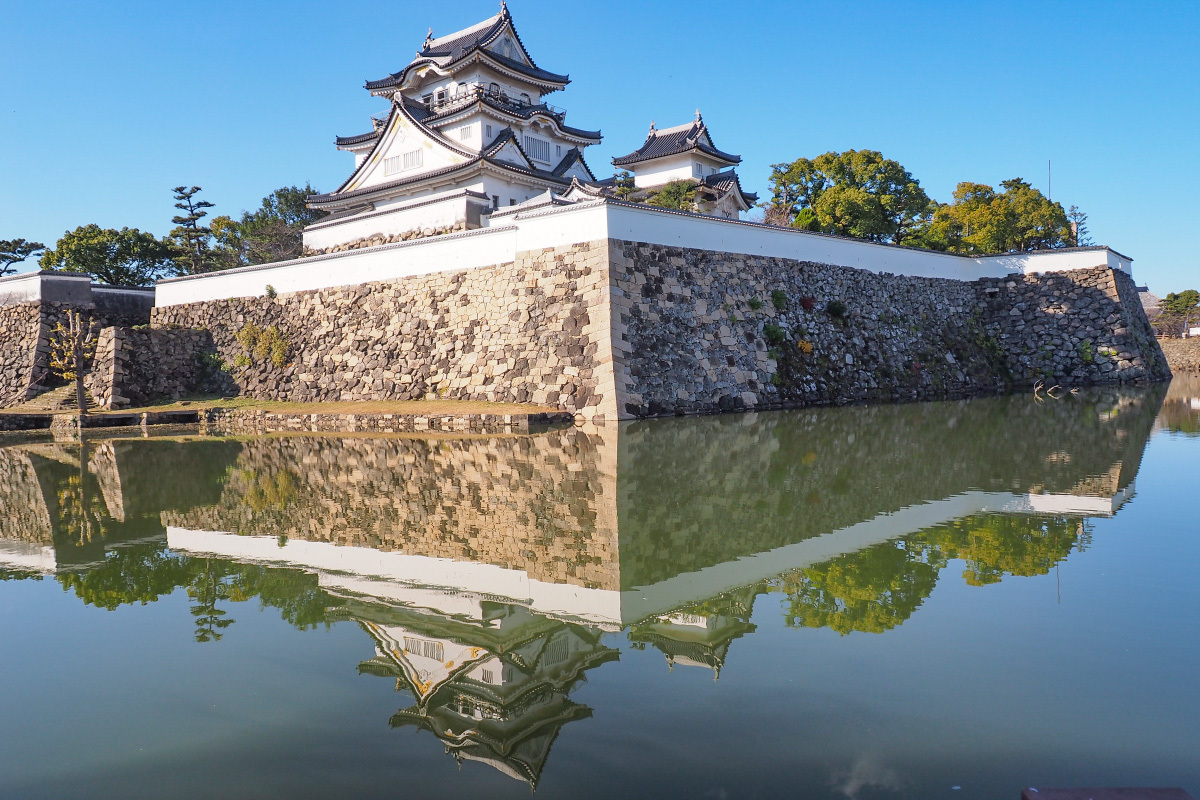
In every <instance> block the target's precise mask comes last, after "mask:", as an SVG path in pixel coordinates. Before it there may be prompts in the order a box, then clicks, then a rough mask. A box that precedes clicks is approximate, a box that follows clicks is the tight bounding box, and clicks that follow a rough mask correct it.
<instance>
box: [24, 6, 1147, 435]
mask: <svg viewBox="0 0 1200 800" xmlns="http://www.w3.org/2000/svg"><path fill="white" fill-rule="evenodd" d="M568 82H569V79H568V77H567V76H566V75H560V74H557V73H552V72H549V71H547V70H545V69H543V68H541V67H539V66H537V64H536V63H535V62H534V60H533V59H532V57H531V56H530V55H529V52H528V51H527V49H526V46H525V44H524V43H523V41H522V40H521V38H520V36H518V34H517V31H516V28H515V26H514V23H513V19H512V16H511V14H510V13H509V12H508V10H507V8H504V7H502V9H501V12H500V13H499V14H498V15H496V16H495V17H492V18H490V19H488V20H484V21H483V22H481V23H479V24H477V25H474V26H472V27H470V28H467V29H465V30H462V31H458V32H455V33H452V34H449V35H445V36H440V37H434V36H433V35H432V32H431V34H430V35H429V36H428V37H427V38H426V40H425V42H424V43H423V44H422V46H421V48H420V50H419V51H418V53H417V55H416V57H415V58H414V59H413V60H412V61H411V62H410V63H409V64H408V65H407V66H405V67H403V68H402V69H401V70H400V71H398V72H396V73H393V74H390V75H388V76H387V77H385V78H382V79H379V80H372V81H369V82H368V83H367V84H366V88H367V89H368V90H369V91H370V92H371V93H372V94H373V95H376V96H379V97H381V98H383V99H385V100H386V101H387V102H388V109H387V111H386V113H384V114H382V115H380V116H377V117H375V118H373V120H372V124H371V130H369V131H367V132H365V133H362V134H358V135H354V136H346V137H339V138H338V139H337V147H338V148H339V149H340V150H344V151H347V152H349V153H350V154H351V155H352V156H353V159H354V165H353V171H352V173H351V175H350V177H349V178H347V180H346V181H345V183H343V184H342V185H341V186H339V187H338V188H337V189H336V190H334V191H332V192H329V193H327V194H321V195H315V196H313V197H310V198H309V202H310V205H312V206H313V207H314V208H320V209H323V210H326V211H329V212H330V216H328V217H326V218H325V219H322V220H321V221H320V222H317V223H315V224H314V225H311V226H309V228H308V229H307V230H306V231H305V235H304V238H305V246H306V253H307V255H306V257H304V258H301V259H296V260H292V261H284V262H278V263H273V264H265V265H258V266H252V267H244V268H240V269H234V270H227V271H224V272H219V273H212V274H207V275H197V276H189V277H184V278H175V279H171V280H166V281H162V282H160V283H159V284H158V286H157V287H156V293H155V307H154V309H153V311H152V313H151V316H150V322H151V327H152V330H151V331H150V332H134V333H121V332H118V331H109V332H106V333H105V335H104V336H102V337H101V342H100V347H99V349H98V352H97V356H96V363H97V365H98V367H97V369H95V370H93V374H92V376H91V377H90V378H89V387H90V389H91V392H92V394H93V396H94V397H96V398H97V399H99V400H100V401H101V403H102V404H103V405H105V406H107V407H123V406H127V405H130V404H132V403H135V402H137V403H140V402H143V401H145V400H147V399H150V398H152V397H158V396H167V397H170V396H179V395H181V394H186V393H188V392H196V391H202V390H203V391H214V390H219V391H222V392H238V393H242V394H246V395H250V396H255V397H261V398H270V399H281V400H297V401H318V400H382V399H415V398H424V397H448V398H459V399H471V400H491V401H513V402H526V403H537V404H541V405H548V406H554V407H557V408H561V409H563V410H566V411H571V412H574V413H576V414H577V415H579V416H582V417H584V418H588V419H596V420H599V419H604V420H612V419H628V418H635V417H644V416H657V415H663V414H694V413H710V412H716V411H730V410H749V409H763V408H778V407H788V406H798V405H811V404H837V403H851V402H892V401H904V400H918V399H935V398H946V397H965V396H974V395H984V394H996V393H1002V392H1006V391H1010V390H1013V389H1021V388H1031V387H1034V386H1037V385H1038V384H1039V383H1041V384H1044V385H1046V386H1052V385H1055V384H1059V385H1062V386H1068V387H1072V386H1080V385H1088V384H1097V383H1126V382H1132V381H1153V380H1163V379H1165V378H1167V377H1169V375H1170V372H1169V370H1168V368H1167V365H1166V361H1165V359H1164V358H1163V356H1162V353H1161V350H1160V349H1159V347H1158V344H1157V342H1156V340H1155V338H1154V336H1153V333H1152V331H1151V329H1150V327H1149V324H1148V322H1147V321H1146V318H1145V315H1144V312H1143V311H1142V308H1141V305H1140V303H1139V302H1138V298H1137V294H1136V292H1135V290H1134V284H1133V280H1132V278H1131V270H1132V262H1131V259H1129V258H1128V257H1127V256H1124V255H1122V254H1120V253H1117V252H1116V251H1114V250H1111V249H1109V248H1107V247H1085V248H1067V249H1061V250H1050V251H1039V252H1032V253H1013V254H1002V255H995V256H983V257H971V256H961V255H956V254H951V253H942V252H933V251H925V250H916V249H912V248H906V247H897V246H891V245H882V244H877V243H872V242H867V241H862V240H854V239H845V238H841V237H836V236H829V235H824V234H818V233H810V232H807V231H799V230H793V229H790V228H778V227H771V226H766V225H762V224H757V223H752V222H748V221H744V220H741V219H740V215H741V213H742V212H745V211H747V210H748V209H750V208H751V207H752V205H753V203H754V202H755V200H756V199H757V198H756V197H755V195H754V194H752V193H749V192H746V191H744V190H743V189H742V186H741V182H740V179H739V177H738V175H737V173H736V171H735V168H736V166H737V165H738V164H739V163H740V157H739V156H738V155H736V154H733V153H730V152H726V151H724V150H721V149H719V148H718V147H717V146H716V144H715V143H714V140H713V137H712V135H711V133H710V131H709V129H708V126H707V124H706V123H705V122H704V119H703V117H702V116H701V115H700V113H699V111H697V112H696V115H695V118H694V119H693V120H692V121H691V122H688V123H686V124H683V125H678V126H675V127H669V128H663V129H658V128H656V127H655V126H653V125H652V126H651V129H650V132H649V134H648V135H647V137H646V139H645V141H644V142H643V143H642V145H641V146H640V147H638V148H637V149H636V150H634V151H632V152H630V153H629V154H628V155H625V156H621V157H619V158H616V159H613V166H614V167H616V168H618V169H621V170H625V171H628V173H629V174H628V176H621V177H619V178H617V177H614V178H609V179H605V180H598V179H597V178H596V176H595V175H594V173H593V172H592V169H591V168H590V167H589V165H588V164H587V162H586V161H585V158H584V151H585V150H586V148H587V147H589V146H591V145H593V144H596V143H598V142H599V141H600V138H601V137H600V132H599V131H592V130H585V129H581V128H575V127H572V126H569V125H567V124H566V114H565V112H564V111H562V110H561V109H558V108H556V107H555V106H552V105H550V104H549V103H547V102H546V97H547V96H548V95H550V94H552V93H553V92H556V91H558V90H560V89H563V88H564V87H565V86H566V85H567V84H568ZM681 180H682V181H687V182H689V183H690V184H691V188H692V189H693V190H694V196H695V200H694V202H693V203H692V205H691V210H687V211H676V210H668V209H663V208H657V207H654V206H650V205H647V204H645V203H640V202H636V201H637V200H639V199H644V198H645V197H646V196H647V195H648V194H649V193H652V192H654V191H656V190H657V189H660V188H661V187H663V186H664V185H666V184H667V183H670V182H674V181H681ZM4 311H5V313H8V311H9V309H4ZM182 329H187V330H182ZM197 331H199V333H197ZM268 332H269V338H270V342H271V346H270V347H265V346H260V345H261V339H260V337H261V336H264V335H268ZM21 335H22V336H23V335H25V334H21ZM26 338H28V337H26ZM252 340H253V341H252ZM14 341H16V340H15V339H14ZM256 343H257V344H256ZM14 346H19V347H21V348H26V349H27V348H28V345H27V344H25V339H21V343H20V344H19V345H14ZM268 351H270V352H269V354H268ZM21 358H25V356H23V355H22V356H21ZM26 360H29V359H26ZM22 363H24V362H22ZM147 365H151V366H154V367H155V368H156V369H157V371H158V372H159V373H163V372H169V373H170V374H169V375H164V374H150V372H153V370H151V371H149V372H148V370H147V369H146V366H147ZM161 365H169V367H168V368H167V369H165V370H164V369H163V367H162V366H161ZM215 367H219V368H220V369H219V371H217V372H214V368H215ZM21 380H25V379H24V378H22V379H20V380H17V381H16V382H15V383H14V387H15V385H16V384H17V383H21ZM10 383H12V381H10ZM26 384H28V381H27V380H26ZM17 394H20V392H18V393H17ZM29 394H30V392H29V391H25V392H24V395H23V396H27V395H29ZM13 396H14V397H15V396H16V395H15V394H14V395H13ZM8 404H10V405H11V404H12V403H8Z"/></svg>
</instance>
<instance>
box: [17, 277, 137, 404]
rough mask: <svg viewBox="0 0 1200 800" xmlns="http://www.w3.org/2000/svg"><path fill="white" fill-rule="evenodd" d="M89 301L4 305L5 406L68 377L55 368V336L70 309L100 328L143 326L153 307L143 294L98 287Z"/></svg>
mask: <svg viewBox="0 0 1200 800" xmlns="http://www.w3.org/2000/svg"><path fill="white" fill-rule="evenodd" d="M94 296H95V297H96V298H97V300H98V302H99V305H97V304H95V303H92V302H90V301H78V302H77V301H74V300H72V301H57V300H55V301H50V300H42V301H39V302H30V303H19V304H13V305H6V306H0V408H7V407H9V406H15V405H20V404H21V403H24V402H25V401H26V400H28V399H30V398H31V397H33V396H35V395H37V394H39V393H40V392H42V391H44V390H45V389H48V388H52V387H54V386H58V385H61V384H62V383H63V381H62V380H61V379H59V378H58V377H57V376H55V375H54V374H53V373H52V372H51V371H50V341H51V337H52V336H53V331H54V328H55V326H57V325H58V324H59V323H60V322H64V321H65V320H66V318H67V312H68V311H71V310H78V311H82V312H84V313H86V314H88V315H90V316H91V319H92V322H93V324H94V325H95V326H96V327H97V328H103V327H106V326H109V325H144V324H145V323H147V322H148V321H149V307H148V305H147V303H146V298H145V297H144V296H137V295H132V294H131V295H129V296H121V295H118V294H116V293H104V294H102V293H100V292H96V293H95V294H94Z"/></svg>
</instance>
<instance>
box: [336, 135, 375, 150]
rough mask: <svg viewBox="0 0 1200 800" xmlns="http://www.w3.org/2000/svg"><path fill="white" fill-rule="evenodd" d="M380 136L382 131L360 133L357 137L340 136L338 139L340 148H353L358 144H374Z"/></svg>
mask: <svg viewBox="0 0 1200 800" xmlns="http://www.w3.org/2000/svg"><path fill="white" fill-rule="evenodd" d="M379 136H380V131H369V132H368V133H360V134H358V135H357V136H339V137H337V140H336V141H337V146H338V147H353V146H354V145H356V144H364V143H366V142H373V141H375V140H376V139H378V138H379Z"/></svg>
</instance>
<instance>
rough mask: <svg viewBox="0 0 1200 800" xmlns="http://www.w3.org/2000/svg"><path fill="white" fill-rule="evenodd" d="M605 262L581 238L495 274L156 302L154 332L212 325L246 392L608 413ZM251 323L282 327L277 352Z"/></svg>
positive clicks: (612, 405)
mask: <svg viewBox="0 0 1200 800" xmlns="http://www.w3.org/2000/svg"><path fill="white" fill-rule="evenodd" d="M606 266H607V248H606V247H605V243H604V242H603V241H601V242H591V243H588V242H585V243H580V244H575V245H571V246H566V247H561V248H553V249H546V250H539V251H536V252H528V253H521V254H519V255H518V257H517V260H516V261H515V262H514V263H511V264H499V265H496V266H493V267H483V268H477V269H472V270H465V271H458V272H445V273H436V274H431V275H422V276H418V277H413V278H407V279H401V280H396V281H387V282H379V283H369V284H364V285H360V286H351V287H343V288H336V289H321V290H315V291H307V292H297V293H294V294H283V295H279V296H277V297H273V298H238V299H231V300H221V301H212V302H205V303H195V304H189V305H178V306H168V307H164V308H156V309H155V310H154V316H153V321H154V323H153V324H154V325H155V326H156V327H163V326H167V325H174V326H179V327H186V328H206V329H208V330H209V331H211V332H212V336H213V340H214V343H215V346H216V348H217V351H218V353H219V354H220V357H221V359H222V360H223V361H224V363H225V365H226V366H227V368H228V369H229V370H230V374H231V375H232V378H233V380H234V381H235V382H236V385H237V388H238V390H239V391H240V392H241V393H242V394H245V395H248V396H251V397H258V398H264V399H280V400H296V401H323V400H324V401H328V400H389V399H401V400H403V399H419V398H424V397H427V396H439V397H450V398H458V399H465V400H488V401H495V402H519V403H535V404H538V405H549V406H553V407H557V408H561V409H564V410H568V411H580V410H584V409H588V410H589V411H590V412H591V413H596V412H599V413H601V414H604V413H607V414H609V415H613V414H615V411H616V402H615V392H614V383H613V378H612V374H611V371H606V370H605V369H604V367H605V366H606V365H607V363H608V362H609V360H610V359H611V341H610V333H609V318H608V312H607V302H608V285H607V283H608V282H607V268H606ZM248 325H253V326H255V328H256V329H257V330H258V331H260V332H261V331H267V329H269V328H275V329H276V332H277V334H278V335H277V336H275V337H274V338H275V340H276V341H278V342H280V343H281V344H280V348H279V356H278V358H276V357H275V356H274V355H273V354H271V353H268V352H259V353H255V352H253V351H252V349H251V350H248V349H247V347H246V346H245V339H246V337H245V336H243V342H239V340H238V334H239V332H243V333H244V332H245V331H246V330H247V326H248ZM272 335H273V336H274V334H272ZM606 372H607V375H606Z"/></svg>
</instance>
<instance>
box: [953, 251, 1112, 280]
mask: <svg viewBox="0 0 1200 800" xmlns="http://www.w3.org/2000/svg"><path fill="white" fill-rule="evenodd" d="M974 260H975V261H977V262H979V263H980V264H983V265H987V267H988V268H991V267H993V266H999V267H1000V268H1002V269H1004V270H1006V271H1008V272H1023V273H1026V274H1029V273H1033V272H1070V271H1071V270H1074V269H1091V268H1092V267H1104V266H1107V267H1110V268H1112V269H1119V270H1121V271H1122V272H1125V273H1127V274H1129V275H1132V274H1133V263H1132V259H1130V258H1128V257H1126V256H1122V255H1120V254H1118V253H1114V252H1113V251H1112V250H1103V249H1097V250H1058V251H1051V252H1042V253H1011V254H1006V255H998V256H982V257H980V258H976V259H974Z"/></svg>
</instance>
